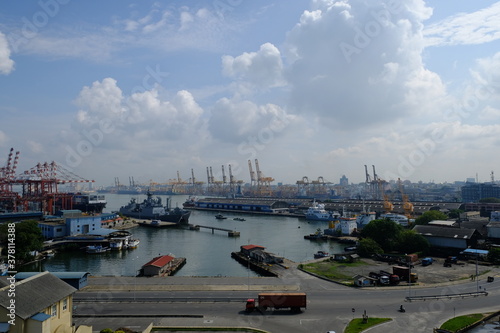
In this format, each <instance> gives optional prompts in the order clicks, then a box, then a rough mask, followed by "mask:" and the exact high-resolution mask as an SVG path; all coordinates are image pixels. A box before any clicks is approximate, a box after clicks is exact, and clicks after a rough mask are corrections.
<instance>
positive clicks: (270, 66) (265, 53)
mask: <svg viewBox="0 0 500 333" xmlns="http://www.w3.org/2000/svg"><path fill="white" fill-rule="evenodd" d="M282 71H283V63H282V60H281V54H280V51H279V50H278V48H277V47H276V46H274V45H273V44H271V43H265V44H263V45H261V46H260V49H259V51H258V52H245V53H243V54H241V55H239V56H237V57H232V56H229V55H225V56H223V57H222V73H223V74H224V75H226V76H229V77H232V78H236V79H239V80H244V81H246V82H249V83H251V84H252V85H253V86H254V87H255V88H268V87H276V86H280V85H283V84H284V81H283V77H282Z"/></svg>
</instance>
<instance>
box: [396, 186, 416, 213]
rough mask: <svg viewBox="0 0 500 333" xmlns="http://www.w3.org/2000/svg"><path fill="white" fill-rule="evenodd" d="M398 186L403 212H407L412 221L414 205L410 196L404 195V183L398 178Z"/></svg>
mask: <svg viewBox="0 0 500 333" xmlns="http://www.w3.org/2000/svg"><path fill="white" fill-rule="evenodd" d="M398 186H399V192H400V193H401V201H402V202H403V210H404V212H405V216H406V217H407V218H409V219H410V218H412V215H413V209H414V207H413V204H412V203H411V202H410V200H409V199H408V195H407V194H405V193H404V190H403V182H402V181H401V179H400V178H398Z"/></svg>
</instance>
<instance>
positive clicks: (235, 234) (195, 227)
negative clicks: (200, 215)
mask: <svg viewBox="0 0 500 333" xmlns="http://www.w3.org/2000/svg"><path fill="white" fill-rule="evenodd" d="M200 228H206V229H212V233H214V232H215V230H220V231H225V232H227V235H228V236H229V237H239V236H240V232H239V231H235V230H231V229H224V228H219V227H210V226H206V225H199V224H197V225H190V226H189V229H191V230H200Z"/></svg>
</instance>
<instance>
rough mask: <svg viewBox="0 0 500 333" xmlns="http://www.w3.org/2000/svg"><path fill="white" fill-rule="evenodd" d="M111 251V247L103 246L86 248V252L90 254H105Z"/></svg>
mask: <svg viewBox="0 0 500 333" xmlns="http://www.w3.org/2000/svg"><path fill="white" fill-rule="evenodd" d="M109 250H110V249H109V247H103V246H101V245H89V246H87V247H86V248H85V251H86V252H87V253H90V254H96V253H104V252H108V251H109Z"/></svg>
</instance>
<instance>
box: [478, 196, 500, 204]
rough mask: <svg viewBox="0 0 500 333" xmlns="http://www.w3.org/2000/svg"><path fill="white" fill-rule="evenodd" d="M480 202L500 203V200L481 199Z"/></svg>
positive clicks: (492, 198)
mask: <svg viewBox="0 0 500 333" xmlns="http://www.w3.org/2000/svg"><path fill="white" fill-rule="evenodd" d="M479 202H485V203H500V198H494V197H491V198H482V199H479Z"/></svg>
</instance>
